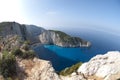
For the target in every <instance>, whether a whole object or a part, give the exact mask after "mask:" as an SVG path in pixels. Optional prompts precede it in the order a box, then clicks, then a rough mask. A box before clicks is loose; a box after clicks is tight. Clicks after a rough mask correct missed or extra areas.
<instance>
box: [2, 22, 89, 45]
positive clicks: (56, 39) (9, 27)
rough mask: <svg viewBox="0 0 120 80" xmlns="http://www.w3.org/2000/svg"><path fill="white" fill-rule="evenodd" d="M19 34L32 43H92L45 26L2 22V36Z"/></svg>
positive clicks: (22, 38) (21, 37)
mask: <svg viewBox="0 0 120 80" xmlns="http://www.w3.org/2000/svg"><path fill="white" fill-rule="evenodd" d="M16 35H17V36H18V37H19V39H21V40H23V41H24V40H28V41H30V42H31V43H32V44H34V43H40V42H41V43H43V44H54V45H58V46H61V47H89V46H90V45H91V44H90V42H88V41H85V40H83V39H80V38H78V37H71V36H70V35H67V34H66V33H64V32H61V31H54V30H45V29H44V28H41V27H37V26H35V25H25V24H19V23H16V22H2V23H0V37H4V38H7V37H13V36H16Z"/></svg>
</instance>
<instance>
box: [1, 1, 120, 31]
mask: <svg viewBox="0 0 120 80" xmlns="http://www.w3.org/2000/svg"><path fill="white" fill-rule="evenodd" d="M3 21H16V22H18V23H22V24H34V25H38V26H42V27H45V28H48V29H54V28H65V29H68V28H71V29H72V28H76V29H77V28H80V27H81V28H82V27H89V28H93V29H98V30H110V31H111V32H112V31H113V32H120V0H0V22H3Z"/></svg>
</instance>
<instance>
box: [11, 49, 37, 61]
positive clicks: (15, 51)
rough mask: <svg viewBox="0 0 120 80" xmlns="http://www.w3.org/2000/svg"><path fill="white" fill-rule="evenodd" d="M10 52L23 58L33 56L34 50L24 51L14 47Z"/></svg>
mask: <svg viewBox="0 0 120 80" xmlns="http://www.w3.org/2000/svg"><path fill="white" fill-rule="evenodd" d="M12 54H13V55H15V56H18V57H20V58H23V59H26V58H34V57H35V52H34V51H33V50H27V51H25V52H22V51H21V50H20V49H14V50H13V51H12Z"/></svg>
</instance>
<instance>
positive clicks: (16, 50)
mask: <svg viewBox="0 0 120 80" xmlns="http://www.w3.org/2000/svg"><path fill="white" fill-rule="evenodd" d="M11 53H12V54H13V55H15V56H22V54H23V52H22V51H21V50H20V49H19V48H16V49H13V50H12V52H11Z"/></svg>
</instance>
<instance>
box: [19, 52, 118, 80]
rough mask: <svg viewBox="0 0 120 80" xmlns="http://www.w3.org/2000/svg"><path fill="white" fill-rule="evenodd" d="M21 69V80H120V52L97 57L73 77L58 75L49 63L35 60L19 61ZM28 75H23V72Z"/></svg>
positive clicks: (74, 73)
mask: <svg viewBox="0 0 120 80" xmlns="http://www.w3.org/2000/svg"><path fill="white" fill-rule="evenodd" d="M18 64H19V66H20V67H21V68H19V69H20V70H18V73H19V74H18V76H19V78H20V79H21V78H22V77H23V78H24V79H21V80H33V79H34V80H117V79H120V67H119V65H120V52H118V51H114V52H113V51H111V52H108V53H106V54H104V55H97V56H95V57H93V58H92V59H91V60H90V61H89V62H86V63H84V64H83V65H82V66H80V67H79V69H78V70H77V71H76V72H73V73H72V74H71V75H68V76H62V75H58V74H57V73H56V72H55V70H54V69H53V67H52V65H51V63H50V62H49V61H45V60H40V59H37V58H34V59H33V60H18ZM22 70H23V71H24V72H25V73H26V74H27V76H26V75H23V71H22Z"/></svg>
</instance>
